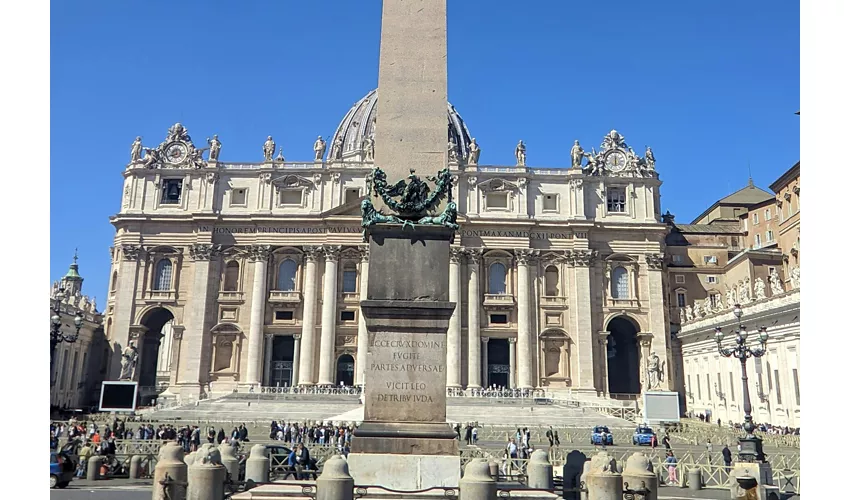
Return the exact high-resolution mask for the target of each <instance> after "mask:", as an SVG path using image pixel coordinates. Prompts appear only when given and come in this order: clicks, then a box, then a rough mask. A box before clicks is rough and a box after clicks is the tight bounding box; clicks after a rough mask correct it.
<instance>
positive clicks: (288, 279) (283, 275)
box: [277, 259, 298, 292]
mask: <svg viewBox="0 0 850 500" xmlns="http://www.w3.org/2000/svg"><path fill="white" fill-rule="evenodd" d="M297 270H298V264H296V263H295V261H294V260H292V259H286V260H284V261H283V262H281V263H280V266H279V267H278V272H277V289H278V290H280V291H283V292H293V291H295V273H296V271H297Z"/></svg>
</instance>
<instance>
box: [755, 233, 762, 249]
mask: <svg viewBox="0 0 850 500" xmlns="http://www.w3.org/2000/svg"><path fill="white" fill-rule="evenodd" d="M756 248H761V235H760V234H756Z"/></svg>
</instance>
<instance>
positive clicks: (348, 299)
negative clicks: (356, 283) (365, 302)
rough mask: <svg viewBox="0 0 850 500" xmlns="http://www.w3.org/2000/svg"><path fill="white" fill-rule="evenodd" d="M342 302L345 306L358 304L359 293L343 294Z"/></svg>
mask: <svg viewBox="0 0 850 500" xmlns="http://www.w3.org/2000/svg"><path fill="white" fill-rule="evenodd" d="M342 302H343V303H345V304H359V303H360V293H358V292H343V294H342Z"/></svg>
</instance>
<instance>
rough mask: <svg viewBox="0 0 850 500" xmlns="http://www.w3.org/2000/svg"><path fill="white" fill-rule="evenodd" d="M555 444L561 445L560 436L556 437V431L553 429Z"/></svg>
mask: <svg viewBox="0 0 850 500" xmlns="http://www.w3.org/2000/svg"><path fill="white" fill-rule="evenodd" d="M555 446H561V438H559V437H558V431H555Z"/></svg>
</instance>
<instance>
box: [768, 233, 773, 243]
mask: <svg viewBox="0 0 850 500" xmlns="http://www.w3.org/2000/svg"><path fill="white" fill-rule="evenodd" d="M771 241H773V231H768V232H767V242H768V243H770V242H771Z"/></svg>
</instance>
